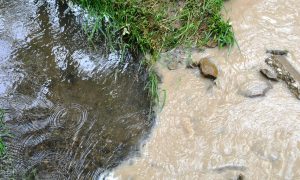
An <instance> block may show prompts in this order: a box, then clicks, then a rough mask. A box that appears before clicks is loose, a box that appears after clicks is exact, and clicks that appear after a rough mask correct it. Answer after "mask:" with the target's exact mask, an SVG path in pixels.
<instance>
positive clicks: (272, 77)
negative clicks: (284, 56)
mask: <svg viewBox="0 0 300 180" xmlns="http://www.w3.org/2000/svg"><path fill="white" fill-rule="evenodd" d="M260 73H261V74H262V75H264V76H265V77H266V78H268V79H270V80H272V81H278V78H277V74H276V73H275V72H272V71H270V70H269V69H261V70H260Z"/></svg>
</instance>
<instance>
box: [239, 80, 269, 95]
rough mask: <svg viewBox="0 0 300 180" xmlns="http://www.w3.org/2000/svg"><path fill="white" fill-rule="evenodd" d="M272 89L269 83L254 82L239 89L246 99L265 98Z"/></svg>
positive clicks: (247, 83)
mask: <svg viewBox="0 0 300 180" xmlns="http://www.w3.org/2000/svg"><path fill="white" fill-rule="evenodd" d="M272 88H273V87H272V85H271V83H269V82H266V81H260V80H254V81H249V82H246V83H245V84H243V85H242V86H241V87H240V89H239V93H240V94H241V95H243V96H245V97H249V98H254V97H260V96H265V95H266V93H267V92H268V91H269V90H270V89H272Z"/></svg>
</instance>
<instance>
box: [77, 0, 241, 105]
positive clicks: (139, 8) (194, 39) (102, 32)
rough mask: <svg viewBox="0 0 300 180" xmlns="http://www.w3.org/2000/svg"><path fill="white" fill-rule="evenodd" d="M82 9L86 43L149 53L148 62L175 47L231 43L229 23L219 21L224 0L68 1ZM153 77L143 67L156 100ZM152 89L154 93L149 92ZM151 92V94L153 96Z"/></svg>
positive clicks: (156, 93)
mask: <svg viewBox="0 0 300 180" xmlns="http://www.w3.org/2000/svg"><path fill="white" fill-rule="evenodd" d="M71 1H73V2H74V3H76V4H78V5H80V6H81V7H83V8H84V9H86V10H87V11H88V12H89V14H90V15H91V17H93V18H92V20H91V21H89V22H88V23H87V25H86V26H85V31H86V32H87V33H88V38H89V40H93V39H95V38H98V37H103V39H104V40H105V42H106V45H107V46H108V47H110V48H111V49H114V48H117V49H121V50H123V49H129V50H130V51H132V52H134V53H143V54H146V53H149V54H151V55H153V56H152V59H153V60H150V61H148V62H146V64H147V65H148V67H152V65H153V63H155V62H156V59H157V57H158V55H159V54H160V53H161V52H162V51H167V50H170V49H172V48H175V47H177V46H179V45H180V46H189V47H191V46H196V47H202V46H203V45H205V44H206V43H207V42H208V41H213V42H216V43H217V45H218V46H219V48H222V47H224V46H231V45H233V44H234V42H235V41H234V34H233V31H232V26H231V25H230V23H229V21H226V20H224V19H223V17H222V15H221V10H222V8H223V4H224V0H181V1H180V0H161V1H157V0H71ZM157 84H158V83H157V78H155V77H154V75H153V73H152V70H151V68H149V84H148V86H147V87H148V88H149V92H150V96H151V97H152V99H153V100H154V101H158V100H157V98H158V85H157ZM155 88H156V89H155ZM153 93H154V94H153Z"/></svg>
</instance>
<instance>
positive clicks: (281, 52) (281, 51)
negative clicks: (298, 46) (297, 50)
mask: <svg viewBox="0 0 300 180" xmlns="http://www.w3.org/2000/svg"><path fill="white" fill-rule="evenodd" d="M266 53H270V54H273V55H287V53H289V51H287V50H267V51H266Z"/></svg>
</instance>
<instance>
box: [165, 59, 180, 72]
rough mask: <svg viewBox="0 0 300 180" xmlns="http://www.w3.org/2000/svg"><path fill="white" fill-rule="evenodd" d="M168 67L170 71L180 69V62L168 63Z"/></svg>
mask: <svg viewBox="0 0 300 180" xmlns="http://www.w3.org/2000/svg"><path fill="white" fill-rule="evenodd" d="M167 67H168V69H169V70H175V69H178V62H177V61H170V62H168V64H167Z"/></svg>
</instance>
